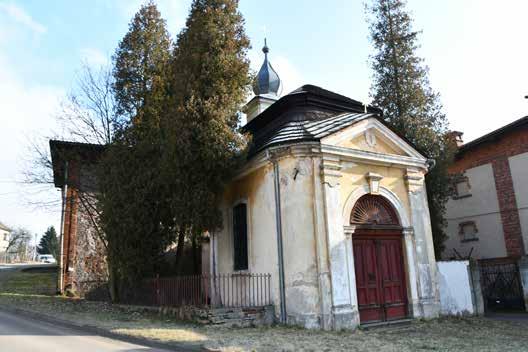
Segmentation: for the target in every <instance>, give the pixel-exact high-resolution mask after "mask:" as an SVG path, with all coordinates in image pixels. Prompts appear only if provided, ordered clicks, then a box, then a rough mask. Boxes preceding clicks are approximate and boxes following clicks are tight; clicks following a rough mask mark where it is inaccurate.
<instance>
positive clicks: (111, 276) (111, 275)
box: [108, 261, 119, 303]
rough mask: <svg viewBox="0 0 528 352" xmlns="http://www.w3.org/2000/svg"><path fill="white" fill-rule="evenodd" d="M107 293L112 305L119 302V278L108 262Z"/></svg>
mask: <svg viewBox="0 0 528 352" xmlns="http://www.w3.org/2000/svg"><path fill="white" fill-rule="evenodd" d="M108 293H109V294H110V300H111V301H112V303H117V302H119V278H118V275H117V271H116V270H115V268H114V266H113V265H112V264H111V263H110V261H108Z"/></svg>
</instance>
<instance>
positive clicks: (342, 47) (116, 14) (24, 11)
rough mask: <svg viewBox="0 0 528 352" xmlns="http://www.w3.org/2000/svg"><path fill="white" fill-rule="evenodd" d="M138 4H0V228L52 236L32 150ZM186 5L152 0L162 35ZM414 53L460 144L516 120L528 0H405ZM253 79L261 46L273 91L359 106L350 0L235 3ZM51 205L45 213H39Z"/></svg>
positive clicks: (358, 12)
mask: <svg viewBox="0 0 528 352" xmlns="http://www.w3.org/2000/svg"><path fill="white" fill-rule="evenodd" d="M142 3H143V1H141V0H84V1H81V0H79V1H74V2H73V1H68V0H48V1H40V0H24V1H23V0H20V1H14V0H0V222H2V223H5V224H7V225H8V226H11V227H13V228H16V227H25V228H27V229H29V230H30V231H32V232H34V233H38V234H41V233H43V232H44V231H45V230H46V228H47V227H48V226H50V225H54V226H55V227H56V228H58V227H59V223H60V206H59V204H60V192H59V191H58V190H56V189H54V188H53V187H52V186H45V187H42V186H39V187H37V186H32V185H27V184H24V183H23V181H24V171H25V170H27V167H28V165H30V164H28V162H29V160H30V159H31V152H30V146H31V145H32V144H33V143H44V145H45V143H47V139H48V138H49V137H52V136H56V135H59V134H60V131H61V126H60V124H58V123H57V115H58V113H59V107H60V102H61V101H64V99H65V96H66V95H67V94H68V92H70V91H71V90H72V88H73V87H74V85H75V79H76V77H77V76H78V74H79V71H80V68H81V66H82V64H83V63H86V64H88V65H90V66H93V67H99V66H100V65H105V64H108V63H110V62H111V55H112V53H113V52H114V50H115V48H116V46H117V44H118V42H119V40H120V39H121V38H122V37H123V35H124V34H125V33H126V31H127V28H128V23H129V22H130V19H131V18H132V16H133V15H134V13H135V12H136V11H137V10H138V9H139V7H140V5H141V4H142ZM190 3H191V1H190V0H158V1H157V4H158V7H159V9H160V12H161V13H162V16H163V17H164V18H165V19H166V20H167V25H168V29H169V31H170V33H171V35H172V36H173V37H175V36H176V35H177V33H178V32H179V30H180V29H181V28H182V26H183V25H184V24H185V19H186V17H187V13H188V10H189V7H190ZM407 8H408V10H410V12H411V13H412V17H413V18H414V29H416V30H420V31H421V34H420V36H419V41H420V44H421V47H420V49H419V52H418V54H419V55H420V56H421V57H422V58H424V60H425V63H426V65H427V66H428V67H429V70H430V71H429V72H430V81H431V85H432V87H433V89H434V90H436V91H437V92H439V93H440V96H441V102H442V103H443V106H444V112H445V113H446V114H447V117H448V120H449V122H450V127H451V129H453V130H458V131H462V132H464V140H465V141H466V142H467V141H470V140H472V139H475V138H477V137H479V136H481V135H483V134H485V133H488V132H490V131H492V130H494V129H496V128H499V127H501V126H503V125H505V124H507V123H509V122H511V121H514V120H516V119H518V118H520V117H522V116H525V115H528V100H526V99H524V96H525V95H527V94H528V60H527V58H528V45H526V44H527V38H528V26H525V25H524V23H525V16H526V14H527V13H528V1H523V0H517V1H514V0H503V1H494V0H475V1H472V0H429V1H423V0H408V4H407ZM240 11H241V12H242V14H243V15H244V18H245V20H246V32H247V34H248V36H249V37H250V39H251V42H252V49H251V50H250V52H249V58H250V60H251V64H252V67H253V69H255V70H257V69H258V68H259V67H260V65H261V63H262V59H263V55H262V52H261V48H262V45H263V40H264V37H267V39H268V46H269V47H270V54H269V58H270V61H271V63H272V65H273V66H274V68H275V69H276V71H277V72H278V74H279V76H280V77H281V79H282V80H283V94H286V93H288V92H289V91H291V90H294V89H296V88H298V87H299V86H301V85H303V84H308V83H309V84H315V85H318V86H321V87H323V88H326V89H329V90H331V91H335V92H338V93H341V94H344V95H346V96H349V97H351V98H353V99H356V100H360V101H364V102H368V101H369V90H370V78H371V70H370V66H369V55H370V54H372V52H373V51H372V47H371V45H370V42H369V39H368V24H367V22H366V14H365V10H364V1H362V0H357V1H356V0H326V1H320V0H318V1H315V0H288V1H284V0H267V1H257V0H241V1H240ZM49 200H54V201H55V202H54V205H53V206H51V207H50V206H46V207H44V206H42V205H39V204H41V203H42V201H49Z"/></svg>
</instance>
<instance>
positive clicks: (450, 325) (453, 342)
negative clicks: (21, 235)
mask: <svg viewBox="0 0 528 352" xmlns="http://www.w3.org/2000/svg"><path fill="white" fill-rule="evenodd" d="M21 274H22V273H21ZM28 274H37V273H24V275H21V277H20V278H17V279H15V280H13V278H12V279H11V282H10V283H9V285H7V287H8V288H9V289H10V290H11V291H18V292H19V293H10V292H1V293H0V307H1V306H2V305H6V306H9V307H11V308H13V307H15V308H20V309H24V310H29V311H34V312H39V313H42V314H46V315H49V316H53V317H57V318H60V319H63V320H69V321H73V322H77V323H82V324H87V325H92V326H97V327H100V328H104V329H107V330H110V331H113V332H115V333H119V334H124V335H132V336H138V337H143V338H148V339H154V340H158V341H162V342H166V343H169V344H178V343H185V344H188V345H193V346H203V347H206V348H208V349H212V350H217V351H270V352H271V351H274V352H275V351H366V352H369V351H380V352H389V351H402V352H407V351H408V352H410V351H501V352H506V351H528V324H526V323H515V322H508V321H495V320H490V319H486V318H441V319H436V320H431V321H415V322H413V323H411V324H409V325H406V326H399V327H383V328H377V329H373V330H368V331H365V330H361V329H360V330H356V331H354V332H350V331H345V332H323V331H310V330H305V329H300V328H294V327H284V326H275V327H262V328H236V329H235V328H226V327H222V326H202V325H193V324H187V323H184V322H180V321H177V320H175V319H172V318H170V317H166V316H160V315H157V314H156V313H153V312H151V311H148V310H145V309H143V308H140V307H131V306H120V305H112V304H109V303H103V302H88V301H84V300H79V299H70V298H65V297H58V296H45V295H38V294H31V293H29V292H24V293H20V292H22V291H28V289H29V283H28V282H31V281H33V280H34V281H33V282H37V281H40V280H36V279H35V277H34V276H29V275H28ZM41 274H42V275H44V274H45V273H41ZM43 277H44V276H43ZM16 284H20V285H21V287H23V289H21V288H16V287H14V285H16ZM37 291H38V290H37Z"/></svg>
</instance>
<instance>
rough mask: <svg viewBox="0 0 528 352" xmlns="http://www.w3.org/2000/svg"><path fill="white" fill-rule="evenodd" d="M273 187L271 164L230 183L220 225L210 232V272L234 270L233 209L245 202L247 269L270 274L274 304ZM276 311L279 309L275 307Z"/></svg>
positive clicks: (275, 252)
mask: <svg viewBox="0 0 528 352" xmlns="http://www.w3.org/2000/svg"><path fill="white" fill-rule="evenodd" d="M273 190H274V188H273V168H272V166H271V165H266V166H264V167H262V168H260V169H258V170H256V171H254V172H252V173H251V174H248V175H246V176H245V177H243V178H242V179H239V180H237V181H235V182H233V183H232V184H231V185H229V187H228V188H227V190H226V192H225V195H224V199H223V203H222V214H223V228H222V229H221V230H220V231H217V232H216V233H214V234H212V235H213V236H212V241H211V247H212V248H211V250H212V251H213V253H215V256H216V258H217V259H216V263H215V262H212V263H211V264H212V266H213V268H212V271H213V272H215V273H216V274H229V273H233V272H234V249H233V220H232V217H233V213H232V208H233V206H234V205H236V204H237V203H239V202H246V203H247V211H248V213H247V217H248V222H247V224H248V256H249V261H248V266H249V268H248V271H249V272H251V273H269V274H271V275H272V287H271V288H272V300H273V302H274V303H275V304H276V305H277V303H278V302H279V298H278V297H279V288H278V284H277V283H278V281H277V280H278V267H277V240H276V230H275V210H274V206H275V200H274V193H273ZM215 265H216V267H214V266H215ZM275 311H279V310H278V306H276V309H275Z"/></svg>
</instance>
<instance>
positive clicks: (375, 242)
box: [350, 194, 407, 323]
mask: <svg viewBox="0 0 528 352" xmlns="http://www.w3.org/2000/svg"><path fill="white" fill-rule="evenodd" d="M350 224H351V225H352V226H354V227H355V231H354V234H353V236H352V243H353V250H354V264H355V272H356V290H357V298H358V308H359V316H360V322H361V323H372V322H380V321H388V320H396V319H402V318H405V317H406V316H407V294H406V284H405V276H406V275H405V271H404V265H403V248H402V227H401V225H400V222H399V220H398V216H397V214H396V211H395V210H394V208H393V207H392V205H391V204H390V203H389V201H388V200H387V199H385V198H384V197H382V196H380V195H371V194H366V195H364V196H362V197H360V198H359V199H358V200H357V202H356V204H355V205H354V207H353V209H352V212H351V214H350Z"/></svg>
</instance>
